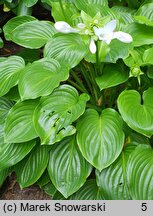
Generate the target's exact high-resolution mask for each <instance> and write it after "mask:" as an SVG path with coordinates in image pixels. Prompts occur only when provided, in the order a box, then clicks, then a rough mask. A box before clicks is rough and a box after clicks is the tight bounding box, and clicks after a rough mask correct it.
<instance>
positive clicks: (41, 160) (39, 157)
mask: <svg viewBox="0 0 153 216" xmlns="http://www.w3.org/2000/svg"><path fill="white" fill-rule="evenodd" d="M48 159H49V152H48V146H40V145H37V146H36V147H35V148H34V149H33V150H32V151H31V153H30V155H29V157H27V158H26V161H25V163H24V164H23V167H21V169H20V171H18V172H17V181H18V182H19V184H20V187H21V188H25V187H28V186H30V185H32V184H34V183H35V182H36V181H37V180H38V179H39V178H40V176H41V175H42V174H43V172H44V170H45V169H46V167H47V164H48Z"/></svg>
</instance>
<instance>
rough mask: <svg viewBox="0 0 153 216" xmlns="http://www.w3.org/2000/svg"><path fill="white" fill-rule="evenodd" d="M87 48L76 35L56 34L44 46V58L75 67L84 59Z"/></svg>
mask: <svg viewBox="0 0 153 216" xmlns="http://www.w3.org/2000/svg"><path fill="white" fill-rule="evenodd" d="M87 50H88V47H87V46H86V45H85V44H84V42H83V40H82V38H81V36H80V35H78V34H66V35H65V34H57V35H56V36H54V37H53V38H52V39H51V40H50V41H49V42H48V43H47V44H46V46H45V49H44V56H45V57H50V58H55V59H56V60H58V61H59V62H64V64H65V65H66V66H67V67H70V68H72V67H75V66H76V65H77V64H79V62H80V61H81V60H82V59H83V58H84V56H85V55H86V53H87Z"/></svg>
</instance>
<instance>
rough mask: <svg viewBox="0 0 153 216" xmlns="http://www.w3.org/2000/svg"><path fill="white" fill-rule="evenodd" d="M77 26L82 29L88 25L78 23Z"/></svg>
mask: <svg viewBox="0 0 153 216" xmlns="http://www.w3.org/2000/svg"><path fill="white" fill-rule="evenodd" d="M77 27H78V28H80V29H84V28H85V27H86V25H85V24H84V23H78V24H77Z"/></svg>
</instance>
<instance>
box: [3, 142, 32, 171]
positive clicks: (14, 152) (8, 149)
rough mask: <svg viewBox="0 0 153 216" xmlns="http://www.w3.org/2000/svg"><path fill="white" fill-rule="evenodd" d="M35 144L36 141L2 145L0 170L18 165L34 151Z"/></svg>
mask: <svg viewBox="0 0 153 216" xmlns="http://www.w3.org/2000/svg"><path fill="white" fill-rule="evenodd" d="M35 144H36V143H35V141H34V140H33V141H29V142H26V143H22V144H19V143H18V144H12V143H9V144H6V143H4V144H1V145H0V170H1V169H5V168H7V167H10V166H13V165H15V164H17V163H18V162H19V161H21V160H22V159H23V158H24V157H25V156H26V155H27V154H28V153H29V152H30V151H31V150H32V148H33V147H34V146H35Z"/></svg>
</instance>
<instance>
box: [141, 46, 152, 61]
mask: <svg viewBox="0 0 153 216" xmlns="http://www.w3.org/2000/svg"><path fill="white" fill-rule="evenodd" d="M143 62H144V64H147V65H148V64H151V65H153V48H149V49H147V50H145V52H144V54H143Z"/></svg>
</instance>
